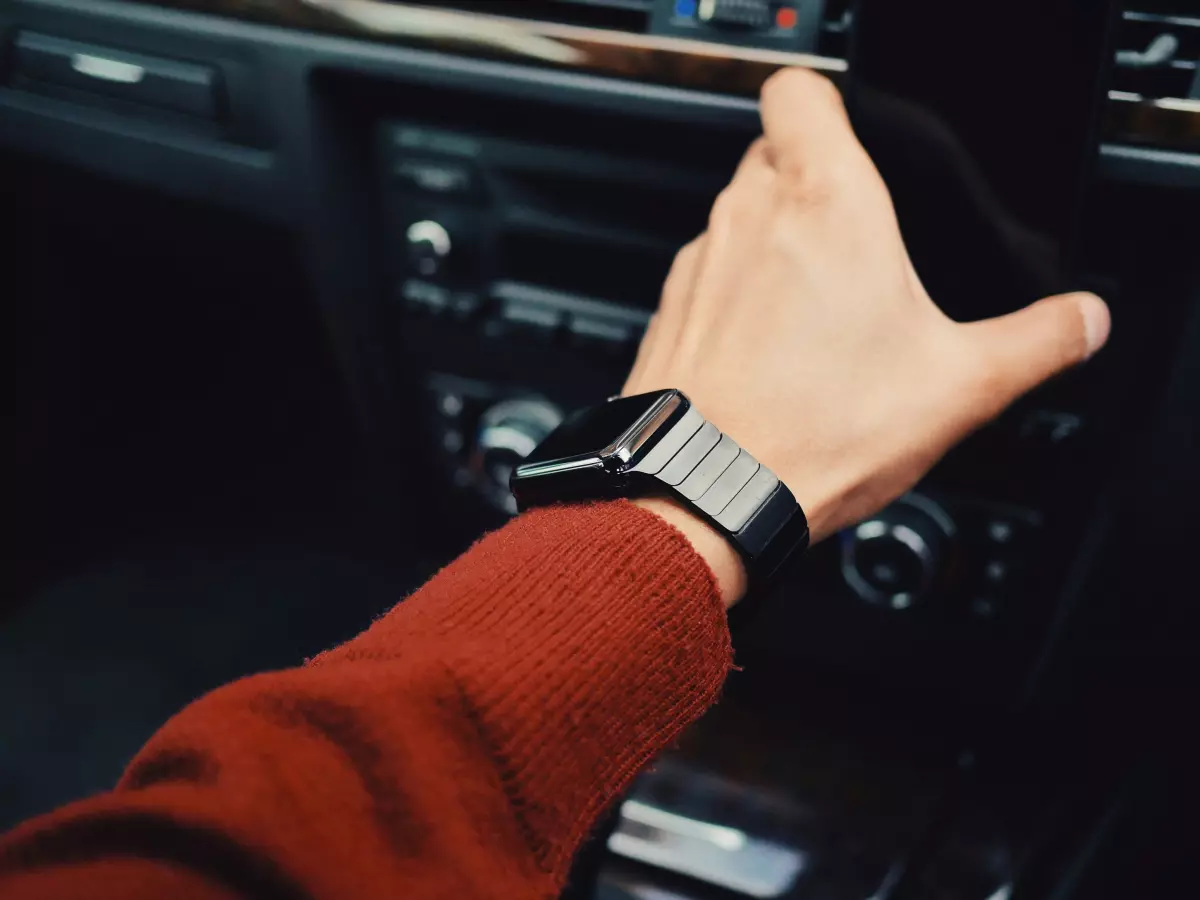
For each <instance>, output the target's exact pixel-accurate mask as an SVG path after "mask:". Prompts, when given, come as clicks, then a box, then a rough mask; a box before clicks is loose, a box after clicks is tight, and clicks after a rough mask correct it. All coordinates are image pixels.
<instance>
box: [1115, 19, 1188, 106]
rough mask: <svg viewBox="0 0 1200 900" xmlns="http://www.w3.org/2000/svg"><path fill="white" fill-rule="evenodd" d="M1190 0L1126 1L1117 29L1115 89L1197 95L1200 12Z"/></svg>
mask: <svg viewBox="0 0 1200 900" xmlns="http://www.w3.org/2000/svg"><path fill="white" fill-rule="evenodd" d="M1196 12H1197V10H1196V4H1195V2H1194V0H1130V2H1129V3H1128V5H1127V7H1126V8H1125V9H1124V11H1123V13H1122V18H1121V23H1120V29H1119V31H1118V34H1117V51H1116V60H1115V62H1116V71H1115V73H1114V76H1113V90H1114V91H1115V92H1117V93H1119V94H1120V95H1122V96H1125V97H1137V98H1144V99H1162V98H1177V99H1189V98H1192V99H1195V98H1197V97H1198V96H1200V78H1197V61H1198V60H1200V15H1197V14H1196Z"/></svg>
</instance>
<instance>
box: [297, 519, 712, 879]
mask: <svg viewBox="0 0 1200 900" xmlns="http://www.w3.org/2000/svg"><path fill="white" fill-rule="evenodd" d="M389 620H391V621H389ZM389 635H390V636H389ZM391 639H394V640H395V641H398V642H403V643H404V644H407V645H410V646H411V644H410V642H412V641H417V640H421V641H433V642H435V643H436V645H438V646H441V647H443V648H444V654H445V655H444V658H445V662H446V664H447V666H449V667H450V669H451V670H452V671H453V672H454V674H455V677H456V680H457V682H458V683H459V684H460V686H461V688H462V692H463V701H464V703H465V705H466V711H467V714H468V715H470V716H472V717H473V718H475V720H476V722H477V724H478V728H479V733H480V736H481V739H482V740H483V741H484V742H485V743H486V744H487V745H488V752H489V755H490V757H491V758H492V759H493V760H494V761H495V763H496V766H497V770H498V772H499V773H500V778H501V780H502V782H503V784H504V787H505V790H506V792H507V793H508V796H509V799H510V801H511V802H512V804H513V807H514V810H515V812H516V814H517V816H518V819H519V821H520V823H521V826H522V828H523V830H524V831H525V837H526V839H527V840H528V841H529V843H530V847H531V850H532V851H533V853H534V855H535V858H536V859H537V860H538V863H539V865H540V866H541V867H542V868H543V869H545V870H546V871H555V870H558V869H559V868H560V867H564V866H566V865H568V864H569V862H570V857H571V855H572V854H573V853H574V851H575V848H576V847H577V846H578V845H579V843H580V842H581V841H582V840H583V838H584V837H585V836H586V834H587V832H588V830H589V829H590V828H591V827H592V825H593V823H594V822H595V820H596V819H597V818H598V817H599V816H600V814H601V813H602V812H603V810H604V808H605V807H606V806H608V805H609V804H610V803H611V802H612V800H613V799H615V798H616V797H617V796H618V795H620V794H621V793H622V792H623V791H624V790H625V789H626V788H627V787H628V786H629V783H630V782H631V781H632V779H633V777H634V776H635V775H636V773H637V772H638V771H639V770H640V769H641V768H642V767H643V766H644V765H645V764H646V763H647V762H648V761H649V760H651V759H652V758H653V757H654V756H655V755H657V754H658V753H659V752H661V751H662V750H663V749H665V748H666V747H667V746H669V745H670V744H671V743H672V742H673V741H674V740H675V739H676V738H677V736H678V735H679V733H680V731H682V729H683V728H684V727H685V726H687V725H688V724H690V723H691V722H693V721H694V720H695V719H697V718H698V717H699V716H700V715H701V714H702V713H703V712H704V711H705V710H706V709H707V708H708V707H709V706H710V705H712V703H714V702H715V700H716V699H717V697H718V695H719V693H720V690H721V686H722V684H723V683H724V681H725V677H726V675H727V673H728V671H729V669H730V666H731V664H732V650H731V647H730V639H729V630H728V626H727V625H726V618H725V611H724V607H723V606H722V604H721V600H720V594H719V592H718V589H717V585H716V582H715V580H714V578H713V575H712V573H711V572H710V571H709V568H708V566H707V565H706V564H705V562H704V560H703V559H702V558H701V557H700V556H699V555H698V554H697V553H696V551H695V550H694V549H693V548H692V546H691V544H690V543H689V542H688V540H687V538H686V537H684V535H683V534H682V533H681V532H679V531H678V530H676V529H675V528H674V527H672V526H671V525H669V524H667V523H666V522H664V521H663V520H662V519H660V518H659V517H658V516H656V515H654V514H653V513H651V512H648V511H646V510H644V509H641V508H639V507H636V506H634V505H632V504H630V503H627V502H625V501H618V502H613V503H597V504H587V505H579V506H563V507H554V508H549V509H543V510H537V511H534V512H530V513H527V514H525V515H523V516H521V517H519V518H517V519H516V520H514V521H513V522H512V523H510V524H509V525H508V526H506V527H505V528H503V529H501V530H500V531H497V532H495V533H493V534H491V535H488V536H487V537H485V538H484V539H482V540H481V541H480V542H479V543H477V544H476V545H475V546H474V547H473V548H472V549H471V550H470V551H468V552H467V553H466V554H464V555H463V556H462V557H460V558H459V559H458V560H457V561H456V562H454V563H453V564H451V565H450V566H449V567H447V568H446V569H444V570H443V571H442V572H440V573H439V574H438V575H437V576H436V577H435V578H434V579H433V580H432V581H430V582H429V584H427V585H426V586H425V587H424V588H422V589H421V590H420V591H419V592H418V593H417V594H415V595H414V596H413V597H412V598H410V599H409V600H408V601H406V602H405V603H403V604H401V605H400V606H399V607H397V609H396V610H395V611H394V612H392V613H391V614H389V615H388V616H386V617H385V618H384V619H382V620H381V621H380V622H378V623H376V625H375V626H374V627H372V629H371V630H370V631H368V632H367V633H366V634H364V635H362V636H361V637H359V638H358V639H356V640H355V641H352V642H351V643H350V644H348V645H345V646H343V647H342V648H339V649H338V650H336V651H333V653H331V654H329V655H327V657H326V658H325V659H321V660H317V661H315V662H317V663H318V664H319V663H321V662H325V661H326V660H327V659H329V658H330V657H336V656H343V654H346V655H348V656H349V657H354V656H372V657H378V656H379V655H382V654H381V651H383V653H386V650H385V648H386V647H387V645H388V642H389V640H391ZM391 649H392V651H393V652H395V651H397V650H400V649H401V648H399V647H396V646H395V645H393V646H392V647H391ZM430 649H432V648H431V647H430V646H429V645H428V644H426V645H424V646H422V650H421V652H422V653H426V652H428V651H429V650H430ZM343 658H345V657H343Z"/></svg>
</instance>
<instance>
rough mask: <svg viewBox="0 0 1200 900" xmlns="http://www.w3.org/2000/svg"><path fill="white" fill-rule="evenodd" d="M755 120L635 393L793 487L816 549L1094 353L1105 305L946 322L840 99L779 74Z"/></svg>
mask: <svg viewBox="0 0 1200 900" xmlns="http://www.w3.org/2000/svg"><path fill="white" fill-rule="evenodd" d="M762 119H763V131H764V136H763V137H762V138H760V139H759V140H758V141H757V142H756V143H755V144H754V145H753V146H752V147H751V148H750V150H749V151H748V152H747V154H746V156H745V158H744V159H743V161H742V163H741V165H740V167H739V168H738V171H737V173H736V174H735V176H734V178H733V180H732V182H731V183H730V185H729V186H728V187H727V188H726V189H725V190H724V191H723V192H722V193H721V195H720V196H719V197H718V198H717V201H716V203H715V205H714V206H713V210H712V214H711V217H710V220H709V227H708V230H707V231H706V232H705V233H704V234H702V235H701V236H700V237H699V238H697V239H696V240H695V241H693V242H692V243H691V244H688V245H687V246H686V247H684V248H683V250H681V251H680V253H679V255H678V257H677V258H676V261H675V265H674V266H673V268H672V270H671V273H670V275H669V277H668V278H667V282H666V285H665V287H664V289H663V295H662V301H661V304H660V307H659V310H658V313H657V315H656V316H655V317H654V319H653V321H652V323H651V325H650V328H649V330H648V331H647V333H646V337H645V339H644V340H643V342H642V346H641V349H640V351H639V354H638V358H637V362H636V363H635V365H634V368H633V371H632V372H631V374H630V376H629V379H628V381H627V382H626V385H625V389H624V393H625V394H626V395H631V394H640V393H644V392H646V391H652V390H658V389H660V388H678V389H680V390H682V391H683V392H684V393H686V394H687V395H688V396H689V397H690V398H691V400H692V402H693V403H694V404H695V405H696V407H697V408H698V409H699V410H700V411H701V412H702V413H703V414H704V416H705V417H706V418H707V419H708V420H709V421H711V422H713V423H714V424H715V425H717V427H719V428H720V429H721V430H722V431H724V432H726V433H727V434H729V435H730V436H731V437H732V438H733V439H734V440H736V441H737V442H738V443H739V444H741V445H742V446H744V447H745V448H746V449H747V450H748V451H749V452H750V453H752V454H754V456H755V457H757V458H758V459H759V460H760V461H761V462H762V463H763V464H764V465H766V466H768V467H770V468H771V469H772V470H773V471H774V472H775V473H776V474H777V475H778V476H779V477H780V478H781V479H782V480H783V482H784V483H785V484H786V485H787V486H788V487H789V488H791V490H792V493H793V494H795V496H796V499H797V500H798V501H799V502H800V504H801V506H803V508H804V510H805V512H806V514H807V515H808V519H809V524H810V528H811V531H812V539H813V540H814V541H817V540H820V539H822V538H824V537H827V536H829V535H830V534H833V533H834V532H836V531H837V530H839V529H841V528H844V527H846V526H848V525H851V524H853V523H855V522H858V521H860V520H862V519H863V518H865V517H867V516H868V515H870V514H872V513H873V512H876V511H877V510H879V509H880V508H882V507H883V506H885V505H886V504H888V503H889V502H891V501H892V500H894V499H895V498H897V497H898V496H900V495H901V494H903V493H904V492H906V491H907V490H909V489H910V488H911V487H912V486H913V485H915V484H916V482H917V481H918V480H919V479H920V478H921V477H922V476H923V475H925V473H926V472H928V471H929V469H930V468H931V467H932V466H933V465H934V464H935V463H936V462H937V461H938V460H939V459H940V458H941V457H942V456H943V455H944V454H945V453H946V451H947V450H949V449H950V448H951V447H952V446H954V445H955V444H956V443H958V442H959V441H960V440H962V439H963V438H964V437H966V436H967V435H968V434H970V433H971V432H972V431H974V430H975V429H977V428H979V427H980V426H981V425H983V424H985V423H987V422H988V421H990V420H991V419H993V418H995V417H996V416H997V415H998V414H999V413H1000V412H1002V411H1003V410H1004V409H1005V408H1006V407H1007V406H1008V405H1009V404H1011V403H1012V402H1013V401H1014V400H1016V399H1017V398H1018V397H1020V396H1021V395H1022V394H1024V393H1026V392H1027V391H1029V390H1031V389H1032V388H1034V387H1036V386H1037V385H1039V384H1041V383H1042V382H1044V381H1046V380H1047V379H1049V378H1051V377H1053V376H1054V375H1057V374H1058V373H1060V372H1062V371H1063V370H1065V369H1068V368H1070V367H1072V366H1074V365H1076V364H1078V363H1080V362H1082V361H1084V360H1085V359H1087V358H1088V357H1090V356H1091V355H1092V354H1093V353H1095V352H1096V351H1097V350H1099V349H1100V348H1101V347H1102V346H1103V345H1104V343H1105V342H1106V340H1107V338H1108V333H1109V328H1110V320H1109V313H1108V308H1107V307H1106V306H1105V304H1104V303H1103V301H1101V300H1100V299H1099V298H1097V297H1094V296H1092V295H1090V294H1068V295H1063V296H1058V297H1051V298H1048V299H1045V300H1041V301H1039V302H1038V303H1035V304H1033V305H1032V306H1030V307H1027V308H1026V309H1023V310H1021V311H1019V312H1016V313H1013V314H1011V315H1007V316H1003V317H1001V318H997V319H991V320H987V321H983V322H975V323H969V324H959V323H956V322H954V321H953V320H951V319H950V318H948V317H947V316H946V315H945V314H943V313H942V311H941V310H940V309H938V307H937V306H936V305H935V304H934V302H933V300H932V299H931V298H930V296H929V295H928V294H927V293H926V291H925V289H924V287H923V286H922V285H921V282H920V279H919V278H918V277H917V274H916V271H915V269H914V268H913V266H912V263H911V262H910V260H909V257H908V253H907V251H906V250H905V246H904V241H903V239H902V238H901V235H900V228H899V225H898V224H897V221H896V216H895V213H894V211H893V209H892V204H891V198H890V196H889V194H888V191H887V188H886V186H885V185H884V183H883V181H882V179H881V178H880V176H879V173H878V172H877V171H876V169H875V166H874V165H873V164H872V162H871V160H870V158H869V157H868V156H867V153H866V151H865V150H864V149H863V147H862V145H861V144H859V142H858V140H857V139H856V138H855V136H854V132H853V130H852V129H851V127H850V123H849V121H848V119H847V117H846V112H845V108H844V106H843V104H842V101H841V96H840V95H839V94H838V92H837V90H836V89H835V88H834V87H833V86H832V85H831V84H830V83H829V82H828V81H826V80H825V79H824V78H822V77H820V76H818V75H815V74H813V73H811V72H807V71H804V70H799V69H790V70H784V71H782V72H779V73H777V74H776V75H774V76H773V77H772V78H771V79H770V80H769V81H768V82H767V83H766V85H765V86H764V88H763V93H762ZM945 227H946V228H953V227H954V223H953V222H947V223H945ZM648 505H650V506H651V507H652V508H656V506H657V508H656V511H660V512H661V508H662V505H661V503H658V504H657V505H656V504H655V503H651V504H648ZM670 518H671V520H672V521H673V522H675V523H676V524H679V519H678V514H677V513H672V514H671V515H670ZM697 521H698V520H697ZM702 552H703V551H702ZM739 583H740V582H739Z"/></svg>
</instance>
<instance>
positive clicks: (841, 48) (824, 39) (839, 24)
mask: <svg viewBox="0 0 1200 900" xmlns="http://www.w3.org/2000/svg"><path fill="white" fill-rule="evenodd" d="M853 29H854V0H825V10H824V13H823V15H822V17H821V34H820V37H819V38H818V39H817V48H818V49H817V52H818V53H820V54H821V56H829V57H833V58H834V59H849V58H850V34H851V32H852V31H853Z"/></svg>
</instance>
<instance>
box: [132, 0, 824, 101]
mask: <svg viewBox="0 0 1200 900" xmlns="http://www.w3.org/2000/svg"><path fill="white" fill-rule="evenodd" d="M139 2H147V3H150V4H151V5H154V6H163V7H171V8H175V9H186V10H194V11H197V12H206V13H213V14H216V15H223V16H232V17H236V18H240V19H248V20H251V21H256V22H264V23H269V24H272V25H280V26H283V27H289V28H298V29H303V30H306V31H318V32H325V33H333V34H345V35H354V36H356V37H361V38H365V39H368V40H374V41H381V42H384V43H393V44H400V45H403V46H406V47H418V48H426V49H435V50H445V51H450V52H454V53H460V54H466V55H470V56H478V57H487V58H490V59H499V60H505V61H509V62H519V63H525V64H528V65H543V66H550V67H553V68H559V69H567V70H572V71H577V72H586V73H589V74H596V75H608V76H611V77H616V78H627V79H632V80H637V81H645V82H650V83H653V84H661V85H668V86H672V87H682V88H693V89H696V90H707V91H716V92H720V93H724V94H733V95H737V96H744V97H754V96H757V95H758V92H759V89H760V88H761V87H762V84H763V82H764V81H765V80H766V79H767V78H768V77H769V76H770V75H771V73H772V72H774V71H776V70H777V69H780V68H783V67H785V66H806V67H808V68H812V69H817V70H820V71H822V72H824V73H826V74H827V75H829V76H830V77H832V78H834V79H837V78H838V77H839V76H840V75H841V74H842V73H844V72H845V71H846V68H847V66H846V63H845V61H844V60H841V59H833V58H829V57H822V56H813V55H810V54H805V53H787V52H780V51H775V50H759V49H755V48H750V47H733V46H728V45H724V44H711V43H706V42H704V41H690V40H685V39H680V38H673V37H662V36H657V35H646V34H632V33H628V32H621V31H607V30H604V29H599V28H582V27H578V26H572V25H560V24H556V23H553V22H541V21H535V20H531V19H516V18H510V17H505V16H490V15H483V14H476V13H464V12H455V11H452V10H444V9H432V8H428V7H422V6H419V5H413V4H407V3H392V2H381V0H139Z"/></svg>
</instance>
